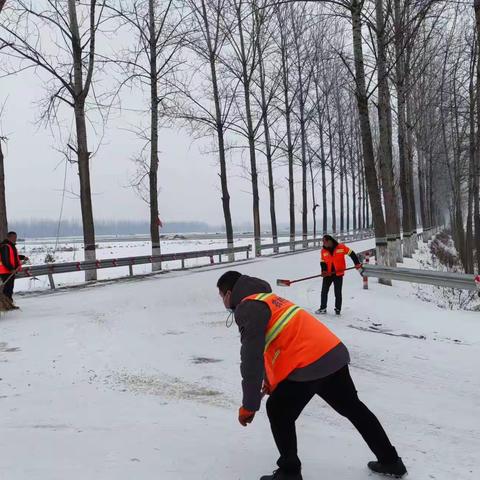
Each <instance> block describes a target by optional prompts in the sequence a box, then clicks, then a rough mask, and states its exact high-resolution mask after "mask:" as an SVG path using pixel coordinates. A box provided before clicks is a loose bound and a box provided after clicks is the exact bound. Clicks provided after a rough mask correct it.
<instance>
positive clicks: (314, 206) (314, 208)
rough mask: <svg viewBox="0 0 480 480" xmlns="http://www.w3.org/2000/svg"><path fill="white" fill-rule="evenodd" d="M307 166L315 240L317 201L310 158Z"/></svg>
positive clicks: (314, 237)
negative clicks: (308, 169) (308, 168)
mask: <svg viewBox="0 0 480 480" xmlns="http://www.w3.org/2000/svg"><path fill="white" fill-rule="evenodd" d="M308 165H309V167H310V181H311V188H312V218H313V239H314V240H316V238H317V207H318V205H317V199H316V194H315V177H314V175H313V165H312V159H311V158H310V160H309V162H308Z"/></svg>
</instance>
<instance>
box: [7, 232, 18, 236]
mask: <svg viewBox="0 0 480 480" xmlns="http://www.w3.org/2000/svg"><path fill="white" fill-rule="evenodd" d="M16 234H17V232H8V234H7V237H11V236H12V235H16Z"/></svg>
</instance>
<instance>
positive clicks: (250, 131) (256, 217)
mask: <svg viewBox="0 0 480 480" xmlns="http://www.w3.org/2000/svg"><path fill="white" fill-rule="evenodd" d="M241 5H242V4H241V2H240V4H239V5H238V7H237V9H236V10H237V26H238V35H239V39H240V55H241V62H242V84H243V94H244V97H245V116H246V123H247V136H248V147H249V152H250V177H251V182H252V197H253V203H252V207H253V236H254V242H255V255H256V256H260V255H261V254H262V250H261V230H260V196H259V193H258V173H257V157H256V150H255V130H254V128H253V119H252V107H251V100H250V95H251V94H250V76H249V73H248V64H247V51H246V47H245V40H244V36H243V23H242V22H243V20H242V9H241Z"/></svg>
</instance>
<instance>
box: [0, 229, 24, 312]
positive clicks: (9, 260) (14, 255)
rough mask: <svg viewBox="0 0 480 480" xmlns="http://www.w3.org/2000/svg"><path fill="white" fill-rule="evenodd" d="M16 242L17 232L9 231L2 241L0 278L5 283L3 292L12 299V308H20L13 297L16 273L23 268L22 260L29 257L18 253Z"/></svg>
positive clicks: (0, 245) (0, 247)
mask: <svg viewBox="0 0 480 480" xmlns="http://www.w3.org/2000/svg"><path fill="white" fill-rule="evenodd" d="M16 244H17V234H16V232H8V235H7V238H6V239H5V240H4V241H3V242H2V243H0V278H1V280H2V284H3V294H4V295H5V297H6V298H7V299H8V300H9V301H10V303H11V308H12V309H16V308H18V307H16V306H15V305H14V304H13V298H12V297H13V289H14V285H15V274H16V273H17V272H19V271H20V270H21V269H22V262H23V261H25V260H28V257H25V256H24V255H19V254H18V251H17V245H16Z"/></svg>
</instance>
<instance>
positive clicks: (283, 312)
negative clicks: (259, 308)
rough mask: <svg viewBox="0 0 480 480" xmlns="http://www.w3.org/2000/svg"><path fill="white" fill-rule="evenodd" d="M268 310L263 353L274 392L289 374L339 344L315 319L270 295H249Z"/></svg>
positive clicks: (294, 306)
mask: <svg viewBox="0 0 480 480" xmlns="http://www.w3.org/2000/svg"><path fill="white" fill-rule="evenodd" d="M247 300H257V301H261V302H262V303H265V305H267V306H268V308H269V309H270V313H271V315H270V319H269V321H268V325H267V328H266V332H265V348H264V352H263V357H264V365H265V374H266V378H267V380H268V383H269V385H270V387H271V388H272V391H273V389H275V388H276V386H277V385H278V384H279V383H280V382H281V381H283V380H285V379H286V378H287V377H288V375H290V373H291V372H293V371H294V370H296V369H298V368H303V367H306V366H307V365H310V364H311V363H313V362H315V361H317V360H318V359H319V358H321V357H322V356H323V355H325V354H326V353H328V352H329V351H330V350H332V349H333V348H334V347H335V346H337V345H338V344H339V343H340V340H339V339H338V338H337V337H336V336H335V334H334V333H333V332H331V331H330V330H329V329H328V328H327V327H326V326H325V325H323V324H322V323H321V322H320V321H319V320H318V319H317V318H316V317H314V316H313V315H311V314H309V313H308V312H306V311H305V310H303V309H302V308H300V307H298V306H297V305H295V304H294V303H292V302H290V301H289V300H286V299H284V298H282V297H279V296H277V295H275V294H273V293H261V294H254V295H250V296H248V297H246V298H244V299H243V301H247Z"/></svg>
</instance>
